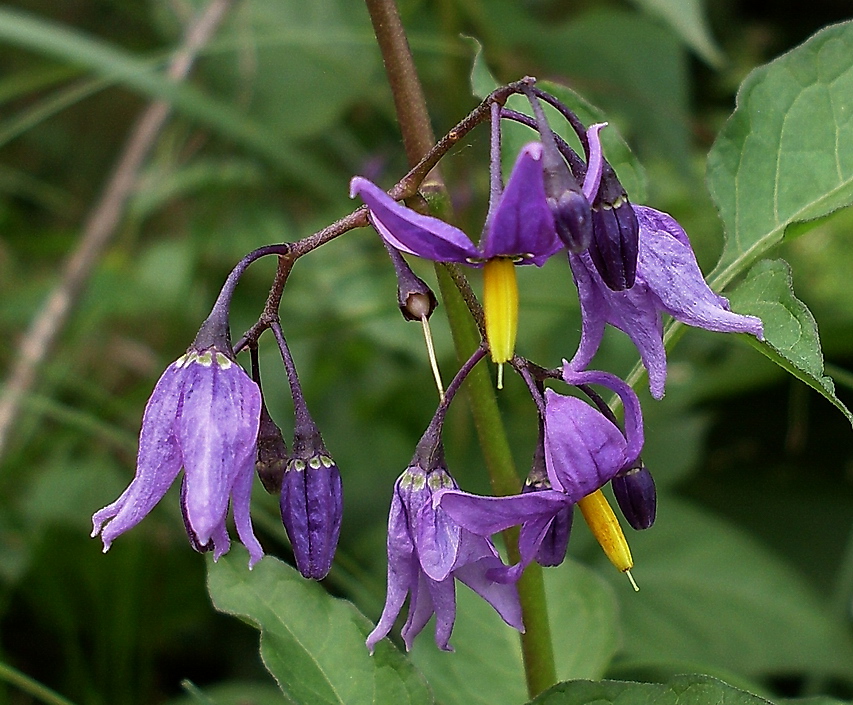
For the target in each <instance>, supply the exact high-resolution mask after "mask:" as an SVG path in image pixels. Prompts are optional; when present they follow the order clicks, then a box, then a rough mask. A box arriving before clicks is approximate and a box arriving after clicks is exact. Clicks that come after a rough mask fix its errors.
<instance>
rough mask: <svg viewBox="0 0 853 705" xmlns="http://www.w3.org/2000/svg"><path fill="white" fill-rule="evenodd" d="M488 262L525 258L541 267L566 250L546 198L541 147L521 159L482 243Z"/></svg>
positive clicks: (532, 147)
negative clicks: (497, 258) (490, 260)
mask: <svg viewBox="0 0 853 705" xmlns="http://www.w3.org/2000/svg"><path fill="white" fill-rule="evenodd" d="M480 249H481V250H482V252H483V256H484V257H485V258H486V259H492V258H493V257H518V256H521V257H524V258H525V259H524V260H522V262H521V263H524V262H525V261H526V262H530V263H532V264H535V265H537V266H542V265H543V264H544V263H545V260H547V259H548V258H549V257H550V256H551V255H553V254H554V253H556V252H559V251H560V250H561V249H563V245H562V242H560V240H559V238H558V237H557V233H556V230H555V229H554V217H553V215H551V209H550V208H549V207H548V203H547V201H546V197H545V182H544V178H543V175H542V145H541V144H539V143H538V142H532V143H531V144H528V145H527V146H526V147H524V148H523V149H522V150H521V152H520V153H519V155H518V159H517V160H516V162H515V166H514V167H513V169H512V173H511V174H510V177H509V181H508V182H507V185H506V188H505V189H504V192H503V194H502V195H501V198H500V201H499V203H498V205H497V208H496V209H495V211H494V213H492V216H491V218H490V220H489V222H488V223H487V224H486V232H485V234H484V235H483V239H482V241H481V242H480Z"/></svg>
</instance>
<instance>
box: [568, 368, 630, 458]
mask: <svg viewBox="0 0 853 705" xmlns="http://www.w3.org/2000/svg"><path fill="white" fill-rule="evenodd" d="M563 380H564V381H565V382H566V383H567V384H572V385H580V384H598V385H601V386H602V387H607V388H608V389H610V390H611V391H613V392H616V394H618V395H619V398H620V399H621V400H622V405H623V406H624V407H625V439H626V442H627V444H628V446H627V450H626V457H625V464H624V465H623V466H622V467H628V466H631V465H633V464H634V463H635V462H636V460H637V458H639V457H640V453H641V452H642V450H643V444H644V442H645V434H644V432H643V411H642V409H641V408H640V400H639V399H638V398H637V394H636V393H635V392H634V390H633V389H631V387H630V386H629V385H628V384H626V383H625V382H624V381H623V380H621V379H620V378H619V377H617V376H616V375H614V374H611V373H609V372H600V371H598V370H585V371H583V372H577V371H575V370H573V369H572V368H571V366H570V365H569V363H567V362H566V361H565V360H563Z"/></svg>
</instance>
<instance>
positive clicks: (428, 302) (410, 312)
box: [382, 240, 438, 321]
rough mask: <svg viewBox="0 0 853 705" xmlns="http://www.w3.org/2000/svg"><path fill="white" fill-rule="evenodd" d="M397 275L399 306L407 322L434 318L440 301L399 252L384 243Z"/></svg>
mask: <svg viewBox="0 0 853 705" xmlns="http://www.w3.org/2000/svg"><path fill="white" fill-rule="evenodd" d="M382 244H383V245H384V246H385V249H386V251H387V252H388V256H389V257H390V258H391V263H392V264H393V265H394V272H395V273H396V274H397V305H398V306H399V307H400V313H402V314H403V318H405V319H406V320H407V321H422V320H423V319H424V318H429V317H430V316H432V312H433V311H435V308H436V306H438V301H437V299H436V298H435V294H434V293H433V292H432V289H430V288H429V286H427V283H426V282H425V281H424V280H423V279H421V278H420V277H419V276H418V275H417V274H415V273H414V272H413V271H412V268H411V267H410V266H409V264H408V262H406V260H404V259H403V256H402V255H401V254H400V252H399V250H397V249H396V248H394V247H391V246H390V245H389V244H388V243H387V242H385V240H383V241H382Z"/></svg>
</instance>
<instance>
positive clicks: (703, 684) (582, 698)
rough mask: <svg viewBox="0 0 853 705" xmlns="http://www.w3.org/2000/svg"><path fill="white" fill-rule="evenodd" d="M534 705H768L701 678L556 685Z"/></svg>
mask: <svg viewBox="0 0 853 705" xmlns="http://www.w3.org/2000/svg"><path fill="white" fill-rule="evenodd" d="M532 702H533V703H536V705H592V704H593V703H595V705H606V704H610V705H768V703H769V701H767V700H765V699H764V698H760V697H758V696H757V695H753V694H752V693H747V692H745V691H743V690H738V689H737V688H734V687H733V686H730V685H728V684H727V683H724V682H723V681H720V680H717V679H716V678H711V677H710V676H702V675H680V676H675V677H674V678H672V679H671V680H669V681H668V682H666V683H630V682H626V681H599V682H593V681H574V682H570V683H559V684H557V685H555V686H554V687H553V688H551V689H550V690H548V691H546V692H545V693H543V694H542V695H540V696H539V697H538V698H536V699H535V700H533V701H532Z"/></svg>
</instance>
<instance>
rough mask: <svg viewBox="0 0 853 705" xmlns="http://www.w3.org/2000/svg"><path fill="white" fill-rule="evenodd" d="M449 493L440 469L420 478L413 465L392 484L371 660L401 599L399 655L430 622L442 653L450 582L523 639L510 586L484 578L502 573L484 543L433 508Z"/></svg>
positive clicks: (450, 611) (452, 610) (448, 480)
mask: <svg viewBox="0 0 853 705" xmlns="http://www.w3.org/2000/svg"><path fill="white" fill-rule="evenodd" d="M416 457H417V456H416ZM456 486H457V485H456V483H455V482H454V480H453V478H452V477H451V476H450V475H449V474H448V472H447V470H445V469H444V468H443V467H441V466H440V465H439V466H437V467H435V469H432V470H424V468H423V467H422V466H421V465H420V464H417V460H415V461H413V464H412V465H411V466H410V467H408V468H407V469H406V471H405V472H404V473H403V474H402V475H401V476H400V477H399V478H398V479H397V482H396V483H395V485H394V496H393V499H392V501H391V512H390V515H389V517H388V592H387V597H386V600H385V608H384V609H383V611H382V616H381V617H380V619H379V622H378V624H377V625H376V628H375V629H374V630H373V631H372V632H371V633H370V635H369V636H368V637H367V647H368V649H370V651H371V653H372V652H373V649H374V647H375V646H376V644H377V642H378V641H379V640H380V639H382V638H383V637H384V636H386V635H387V634H388V633H389V632H390V631H391V628H392V627H393V626H394V621H395V620H396V618H397V615H398V614H399V613H400V610H401V609H402V608H403V603H404V602H405V600H406V596H407V595H408V596H409V615H408V618H407V619H406V624H405V626H404V627H403V630H402V636H403V641H404V642H405V644H406V648H407V649H410V648H411V646H412V641H413V640H414V638H415V637H416V636H417V635H418V634H419V633H420V631H421V630H422V629H423V628H424V626H426V623H427V622H428V621H429V619H430V617H431V616H432V615H433V614H435V619H436V622H435V641H436V644H437V645H438V647H439V648H440V649H442V650H444V651H450V650H451V647H450V645H449V640H450V634H451V631H452V630H453V623H454V621H455V619H456V584H455V581H456V580H457V579H458V580H460V581H462V582H463V583H465V584H466V585H468V587H470V588H471V589H472V590H474V591H475V592H476V593H477V594H478V595H480V596H481V597H482V598H483V599H485V600H486V601H487V602H488V603H489V604H491V605H492V607H494V608H495V610H496V611H497V612H498V614H499V615H500V616H501V617H502V618H503V620H504V621H505V622H506V623H507V624H509V625H510V626H512V627H515V628H516V629H518V630H520V631H523V626H522V622H521V607H520V605H519V602H518V592H517V591H516V589H515V585H508V584H505V583H500V582H496V581H495V580H493V579H492V578H491V577H490V572H491V571H493V570H496V569H499V568H501V567H503V564H502V563H501V560H500V558H499V557H498V554H497V551H496V550H495V547H494V546H493V545H492V542H491V541H490V540H489V539H487V538H484V537H482V536H476V535H474V534H473V533H471V532H470V531H467V530H466V529H464V528H462V527H460V526H459V525H458V524H457V523H456V522H455V521H453V519H452V518H451V517H450V516H449V515H448V514H447V513H446V512H445V511H444V509H442V508H441V507H435V506H434V503H433V497H434V495H435V494H436V492H438V491H439V490H441V489H454V488H456Z"/></svg>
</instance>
